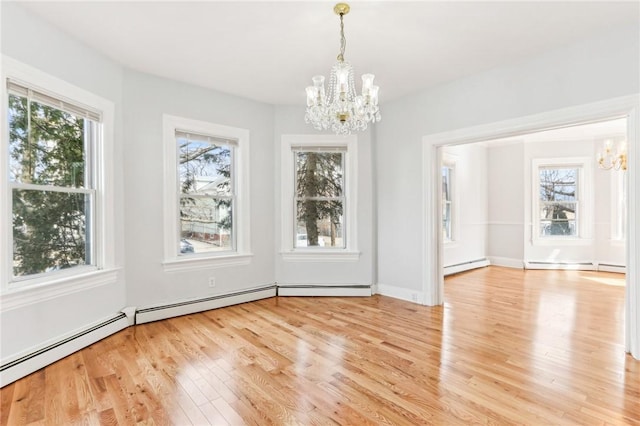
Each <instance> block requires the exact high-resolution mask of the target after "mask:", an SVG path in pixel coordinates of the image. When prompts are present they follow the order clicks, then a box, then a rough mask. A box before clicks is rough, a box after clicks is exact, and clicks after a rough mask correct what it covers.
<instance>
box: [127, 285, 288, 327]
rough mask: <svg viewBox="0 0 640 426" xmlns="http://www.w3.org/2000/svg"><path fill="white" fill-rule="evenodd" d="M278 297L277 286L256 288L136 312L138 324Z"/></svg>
mask: <svg viewBox="0 0 640 426" xmlns="http://www.w3.org/2000/svg"><path fill="white" fill-rule="evenodd" d="M277 295H278V291H277V287H276V285H275V284H270V285H268V286H263V287H256V288H251V289H247V290H242V291H236V292H233V293H225V294H220V295H216V296H210V297H205V298H199V299H192V300H185V301H182V302H177V303H170V304H166V305H158V306H152V307H149V308H141V309H138V310H137V311H136V319H135V323H136V324H143V323H146V322H152V321H158V320H162V319H166V318H172V317H177V316H180V315H187V314H193V313H196V312H202V311H208V310H211V309H217V308H223V307H225V306H231V305H238V304H240V303H245V302H253V301H254V300H260V299H267V298H269V297H275V296H277Z"/></svg>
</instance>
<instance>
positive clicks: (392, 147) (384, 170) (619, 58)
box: [375, 26, 640, 291]
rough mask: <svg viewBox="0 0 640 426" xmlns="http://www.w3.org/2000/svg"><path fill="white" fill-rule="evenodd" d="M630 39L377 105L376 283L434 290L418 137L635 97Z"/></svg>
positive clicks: (591, 43) (584, 44)
mask: <svg viewBox="0 0 640 426" xmlns="http://www.w3.org/2000/svg"><path fill="white" fill-rule="evenodd" d="M638 34H639V28H638V27H637V26H629V27H624V28H619V29H617V30H615V31H612V32H607V33H603V34H600V35H598V36H595V37H592V38H588V39H584V40H581V41H580V42H578V43H575V44H572V45H567V46H564V47H562V48H559V49H556V50H553V51H550V52H546V53H544V54H542V55H540V56H537V57H534V58H531V59H529V60H526V61H523V62H520V63H517V64H513V65H510V66H505V67H500V68H496V69H493V70H490V71H487V72H484V73H481V74H477V75H473V76H470V77H466V78H463V79H460V80H457V81H454V82H451V83H448V84H443V85H441V86H439V87H436V88H433V89H429V90H425V91H422V92H420V93H416V94H413V95H410V96H407V97H404V98H402V99H398V100H396V101H393V102H388V103H384V104H383V107H382V113H383V117H384V119H383V120H382V121H381V122H380V123H378V124H377V129H376V139H375V144H376V146H375V151H376V159H375V161H376V163H375V170H376V175H377V177H376V179H377V182H378V184H377V191H376V210H377V215H378V218H377V234H378V235H377V239H378V282H379V283H385V284H391V285H394V286H397V287H400V288H402V289H406V290H408V291H420V290H421V289H422V288H423V284H424V285H425V286H433V285H436V283H433V282H431V279H430V278H429V279H428V278H427V277H430V276H431V275H430V274H431V271H428V270H426V269H425V270H423V265H424V264H425V259H426V257H427V251H426V250H427V248H424V247H423V241H422V239H423V237H424V235H426V232H425V231H426V230H425V226H424V223H423V216H422V211H423V205H426V201H425V200H426V198H425V197H429V196H430V194H427V193H425V191H427V190H428V189H426V188H424V186H423V182H424V180H423V176H422V173H423V169H424V165H423V164H422V162H423V155H422V149H423V146H422V143H421V142H422V137H423V136H426V135H430V134H435V133H441V132H445V131H451V130H455V129H462V128H467V127H471V126H477V125H481V124H488V123H495V122H499V121H503V120H507V119H511V118H517V117H524V116H528V115H533V114H537V113H542V112H546V111H552V110H557V109H562V108H566V107H570V106H575V105H582V104H587V103H591V102H595V101H598V100H605V99H611V98H615V97H619V96H624V95H629V94H636V93H638V92H639V90H640V87H639V86H640V85H639V79H638V75H639V73H640V68H639V64H640V55H639V52H640V41H639V37H638ZM611 64H615V66H611ZM389 165H392V166H391V167H390V166H389ZM509 220H510V219H509ZM505 221H507V219H505ZM427 243H428V242H427Z"/></svg>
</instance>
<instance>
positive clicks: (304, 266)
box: [271, 106, 375, 285]
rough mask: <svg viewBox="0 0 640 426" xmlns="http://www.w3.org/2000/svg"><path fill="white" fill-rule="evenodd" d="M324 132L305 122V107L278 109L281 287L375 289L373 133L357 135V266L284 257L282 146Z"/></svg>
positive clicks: (277, 259) (278, 266) (277, 218)
mask: <svg viewBox="0 0 640 426" xmlns="http://www.w3.org/2000/svg"><path fill="white" fill-rule="evenodd" d="M319 134H321V133H320V132H318V131H316V130H315V129H313V127H312V126H311V125H308V124H305V122H304V108H303V107H286V106H280V107H276V111H275V131H274V138H273V139H274V141H273V146H272V149H273V151H274V152H272V153H271V156H272V158H273V157H275V187H274V188H273V189H272V190H273V196H274V198H275V209H276V210H275V212H276V213H275V220H274V222H273V224H274V228H275V235H276V240H275V242H274V245H273V251H274V252H275V253H276V255H275V268H276V281H277V282H278V284H281V285H287V284H307V285H308V284H318V285H327V284H328V285H340V284H342V285H344V284H357V285H372V284H375V283H374V280H373V273H374V272H373V270H374V256H375V253H374V246H373V198H372V197H373V174H372V152H371V140H372V132H371V131H370V130H368V131H366V132H363V133H359V134H358V135H357V137H358V142H357V145H358V147H357V150H358V177H357V178H358V191H357V193H358V195H357V196H358V206H357V208H358V217H357V221H356V224H355V225H356V226H357V227H358V228H357V238H358V251H360V253H361V254H360V257H359V259H358V260H357V261H355V262H301V261H293V262H292V261H285V260H283V259H282V257H281V256H280V250H281V242H280V240H279V236H280V235H281V232H280V229H281V228H280V227H281V226H282V224H281V220H280V218H281V217H282V214H281V212H280V210H281V206H280V204H281V203H280V146H281V144H282V135H319Z"/></svg>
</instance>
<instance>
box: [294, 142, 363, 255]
mask: <svg viewBox="0 0 640 426" xmlns="http://www.w3.org/2000/svg"><path fill="white" fill-rule="evenodd" d="M356 141H357V137H356V136H347V137H343V136H339V137H338V136H329V135H323V136H308V135H299V136H296V135H284V136H283V137H282V153H281V166H282V197H281V202H282V225H281V232H282V256H283V259H284V260H289V261H300V260H310V261H353V260H357V259H358V258H359V253H358V252H357V234H356V227H355V225H356V219H355V218H356V217H357V215H356V208H357V200H356V189H357V181H356V176H357V170H356V169H357V161H356V160H357V151H356Z"/></svg>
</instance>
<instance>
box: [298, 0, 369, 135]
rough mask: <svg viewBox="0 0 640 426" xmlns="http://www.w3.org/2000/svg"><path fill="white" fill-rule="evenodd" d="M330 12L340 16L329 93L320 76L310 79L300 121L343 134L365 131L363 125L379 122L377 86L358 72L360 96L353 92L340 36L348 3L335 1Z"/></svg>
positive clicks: (353, 84) (344, 43)
mask: <svg viewBox="0 0 640 426" xmlns="http://www.w3.org/2000/svg"><path fill="white" fill-rule="evenodd" d="M333 11H334V12H335V13H336V14H337V15H340V54H339V55H338V62H336V64H335V65H334V66H333V68H331V76H330V77H329V93H328V94H326V92H325V90H324V76H322V75H316V76H314V77H313V78H312V81H313V86H309V87H307V113H306V114H305V117H304V120H305V122H307V123H311V124H312V125H313V127H315V128H316V129H318V130H326V129H331V130H332V131H334V132H335V133H336V134H343V135H347V134H350V133H351V132H354V131H358V130H365V129H366V128H367V124H369V123H370V122H371V123H375V122H376V121H380V119H381V117H380V109H379V108H378V90H379V88H378V86H374V85H373V78H374V75H373V74H363V75H362V95H356V89H355V83H354V78H353V68H352V67H351V64H349V62H346V61H345V60H344V50H345V47H346V45H347V41H346V39H345V37H344V15H346V14H347V13H349V5H348V4H346V3H338V4H336V5H335V7H334V8H333Z"/></svg>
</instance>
